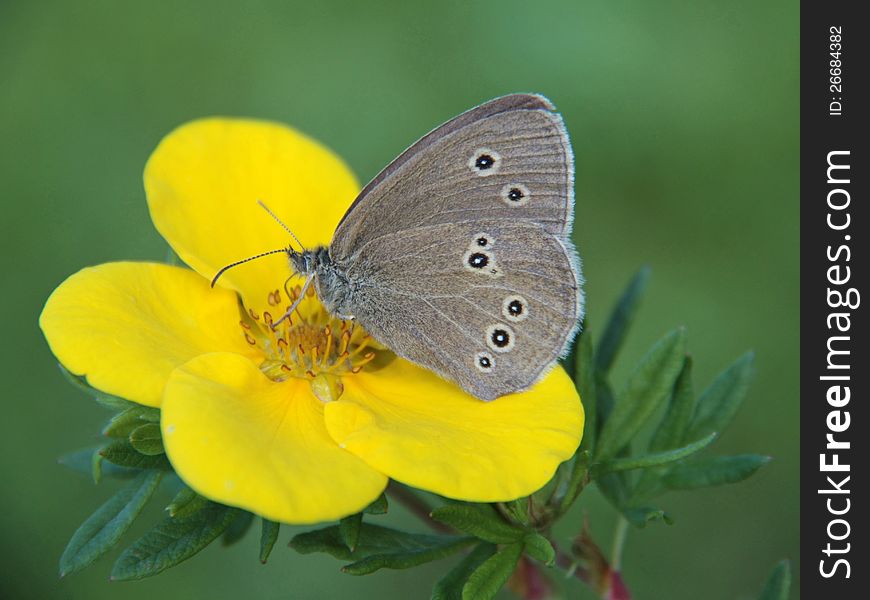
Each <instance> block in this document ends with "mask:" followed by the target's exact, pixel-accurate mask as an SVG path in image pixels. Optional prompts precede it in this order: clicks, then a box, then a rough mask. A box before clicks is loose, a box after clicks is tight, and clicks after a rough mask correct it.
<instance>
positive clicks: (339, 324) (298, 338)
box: [239, 286, 394, 402]
mask: <svg viewBox="0 0 870 600" xmlns="http://www.w3.org/2000/svg"><path fill="white" fill-rule="evenodd" d="M288 291H289V293H290V297H289V298H286V303H285V302H284V299H283V298H282V294H281V292H280V291H279V290H275V291H274V292H271V293H269V297H268V303H269V306H272V307H274V308H275V311H274V313H273V312H272V311H264V312H263V314H258V313H257V312H256V311H254V310H253V309H248V310H247V312H246V313H244V315H243V318H242V320H241V321H240V322H239V324H240V325H241V326H242V330H243V332H244V334H245V339H246V340H247V342H248V343H249V344H250V345H252V346H256V347H257V348H259V349H260V350H261V351H262V352H263V355H264V359H263V362H262V363H261V364H260V370H261V371H262V372H263V373H264V374H265V375H266V376H267V377H269V378H270V379H272V380H273V381H279V382H280V381H286V380H287V379H289V378H291V377H295V378H298V379H305V380H308V381H309V382H310V383H311V389H312V391H313V392H314V394H315V396H317V397H318V398H320V399H321V400H323V401H324V402H327V401H331V400H337V399H338V397H339V396H340V395H341V393H342V391H343V390H344V386H343V385H342V383H341V377H342V376H344V375H350V374H354V373H359V372H360V371H361V370H362V369H363V367H365V366H366V365H368V364H369V363H371V362H372V361H374V360H376V359H378V358H385V359H387V360H389V359H391V358H392V357H393V356H394V355H393V354H392V352H389V351H388V350H386V349H385V348H383V347H382V346H381V345H380V344H378V343H377V342H376V341H375V340H373V339H372V337H371V336H370V335H369V334H368V333H366V331H365V330H364V329H363V328H362V327H359V326H358V325H356V324H355V323H353V322H352V321H346V320H343V319H338V318H336V317H334V316H332V315H330V314H329V313H328V312H327V311H326V309H324V308H323V305H322V304H320V302H319V301H318V300H317V298H316V297H315V293H314V289H313V288H309V290H308V292H307V293H306V297H305V298H303V299H302V301H301V302H300V303H299V304H298V305H297V306H296V308H295V309H294V310H293V312H292V313H291V314H290V315H289V316H288V317H287V318H286V319H284V320H283V321H281V322H280V323H278V325H277V326H274V324H275V323H276V322H277V321H279V320H280V319H281V317H282V316H284V314H285V313H286V312H287V311H288V310H289V309H290V306H291V305H292V304H293V302H295V301H296V299H297V298H298V297H299V294H300V293H301V289H300V288H299V286H296V287H294V288H292V289H290V290H288ZM285 295H286V294H285ZM273 326H274V327H273ZM378 362H381V361H380V360H379V361H378Z"/></svg>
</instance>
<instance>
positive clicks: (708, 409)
mask: <svg viewBox="0 0 870 600" xmlns="http://www.w3.org/2000/svg"><path fill="white" fill-rule="evenodd" d="M754 360H755V353H754V352H747V353H746V354H744V355H743V356H741V357H740V358H738V359H737V360H736V361H735V362H734V363H733V364H732V365H731V366H730V367H728V368H727V369H725V371H723V372H722V374H721V375H719V376H718V377H717V378H716V379H715V380H714V381H713V383H711V384H710V387H708V388H707V389H706V390H705V391H704V393H703V394H701V397H700V398H698V406H697V407H696V408H695V416H694V419H693V420H692V426H691V427H690V428H689V432H688V433H687V434H686V437H687V438H688V439H698V438H700V437H701V436H703V435H707V434H708V433H710V432H711V431H718V432H722V431H725V429H726V428H727V427H728V425H729V424H730V423H731V420H732V419H733V418H734V415H735V414H736V413H737V409H738V408H740V404H741V403H742V402H743V398H745V397H746V392H747V391H748V390H749V384H750V382H751V380H752V371H753V362H754Z"/></svg>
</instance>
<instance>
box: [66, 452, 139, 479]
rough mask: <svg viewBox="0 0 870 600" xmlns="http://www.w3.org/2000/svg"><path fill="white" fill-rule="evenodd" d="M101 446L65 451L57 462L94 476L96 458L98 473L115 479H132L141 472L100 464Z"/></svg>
mask: <svg viewBox="0 0 870 600" xmlns="http://www.w3.org/2000/svg"><path fill="white" fill-rule="evenodd" d="M102 448H103V447H102V446H94V447H91V448H83V449H81V450H75V451H73V452H67V453H66V454H64V455H63V456H61V457H60V458H58V459H57V462H58V464H60V465H63V466H65V467H66V468H68V469H72V470H73V471H78V472H79V473H83V474H85V475H91V476H94V475H95V473H94V469H95V466H94V462H95V461H96V460H99V461H100V464H99V465H97V467H96V468H98V469H99V474H100V475H103V476H106V477H112V478H115V479H132V478H133V477H136V476H137V475H139V474H140V473H141V472H142V471H140V470H139V469H128V468H126V467H119V466H118V465H113V464H111V463H107V464H102V462H101V461H102V458H103V457H102V456H100V454H99V452H100V450H102ZM96 479H98V478H96ZM96 483H99V481H98V480H97V481H96Z"/></svg>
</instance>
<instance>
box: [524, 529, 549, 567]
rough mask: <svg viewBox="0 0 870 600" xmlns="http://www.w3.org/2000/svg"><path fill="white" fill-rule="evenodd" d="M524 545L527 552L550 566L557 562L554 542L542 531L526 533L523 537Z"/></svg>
mask: <svg viewBox="0 0 870 600" xmlns="http://www.w3.org/2000/svg"><path fill="white" fill-rule="evenodd" d="M523 545H524V548H525V551H526V554H528V555H529V556H531V557H532V558H534V559H535V560H537V561H540V562H542V563H544V564H545V565H547V566H548V567H551V566H553V564H554V563H555V562H556V551H555V550H554V549H553V544H551V543H550V540H548V539H547V538H545V537H544V536H542V535H541V534H540V533H534V532H533V533H528V534H526V537H525V538H524V539H523Z"/></svg>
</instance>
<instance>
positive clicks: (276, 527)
mask: <svg viewBox="0 0 870 600" xmlns="http://www.w3.org/2000/svg"><path fill="white" fill-rule="evenodd" d="M262 521H263V529H262V531H261V532H260V562H261V563H263V564H264V565H265V564H266V561H267V560H269V555H270V554H272V548H274V547H275V542H277V541H278V533H279V532H280V531H281V525H280V523H276V522H275V521H270V520H269V519H262Z"/></svg>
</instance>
